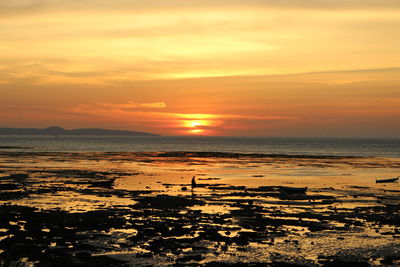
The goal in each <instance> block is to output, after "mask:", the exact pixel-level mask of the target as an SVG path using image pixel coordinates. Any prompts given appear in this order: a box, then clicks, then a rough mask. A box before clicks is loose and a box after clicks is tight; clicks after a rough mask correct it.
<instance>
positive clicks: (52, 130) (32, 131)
mask: <svg viewBox="0 0 400 267" xmlns="http://www.w3.org/2000/svg"><path fill="white" fill-rule="evenodd" d="M6 134H7V135H22V134H25V135H134V136H158V135H157V134H152V133H145V132H133V131H125V130H106V129H98V128H81V129H72V130H66V129H64V128H61V127H56V126H54V127H49V128H45V129H37V128H0V135H6Z"/></svg>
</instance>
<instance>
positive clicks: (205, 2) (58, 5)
mask: <svg viewBox="0 0 400 267" xmlns="http://www.w3.org/2000/svg"><path fill="white" fill-rule="evenodd" d="M249 6H250V7H251V6H255V7H272V8H307V9H355V8H356V9H360V8H362V9H365V8H379V9H382V8H386V9H390V8H400V2H399V1H398V0H247V1H243V0H169V1H165V0H146V1H132V0H113V1H109V0H12V1H10V0H0V7H3V8H14V9H24V8H26V9H30V8H32V7H40V8H43V9H47V8H51V9H58V10H68V9H71V10H74V9H75V10H76V9H77V8H86V9H120V10H129V9H135V10H141V9H152V10H160V9H161V10H163V9H167V10H170V9H179V8H197V9H199V8H227V7H249Z"/></svg>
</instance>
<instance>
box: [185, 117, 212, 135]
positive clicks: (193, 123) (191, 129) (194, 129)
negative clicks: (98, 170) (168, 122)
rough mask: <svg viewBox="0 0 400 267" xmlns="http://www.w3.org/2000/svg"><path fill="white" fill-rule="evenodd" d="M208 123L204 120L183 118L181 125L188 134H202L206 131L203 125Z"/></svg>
mask: <svg viewBox="0 0 400 267" xmlns="http://www.w3.org/2000/svg"><path fill="white" fill-rule="evenodd" d="M209 124H210V122H209V121H206V120H185V121H184V122H183V126H184V127H185V128H186V129H187V130H186V133H188V134H204V133H205V132H206V131H205V130H204V129H203V127H206V126H208V125H209Z"/></svg>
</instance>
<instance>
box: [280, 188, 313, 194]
mask: <svg viewBox="0 0 400 267" xmlns="http://www.w3.org/2000/svg"><path fill="white" fill-rule="evenodd" d="M307 189H308V188H307V187H289V186H280V187H279V191H280V192H281V193H283V194H305V193H306V192H307Z"/></svg>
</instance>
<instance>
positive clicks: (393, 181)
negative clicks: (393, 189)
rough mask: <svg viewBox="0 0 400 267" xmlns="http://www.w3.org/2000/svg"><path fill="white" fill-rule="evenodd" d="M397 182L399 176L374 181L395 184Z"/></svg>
mask: <svg viewBox="0 0 400 267" xmlns="http://www.w3.org/2000/svg"><path fill="white" fill-rule="evenodd" d="M398 180H399V176H397V177H396V178H389V179H376V183H395V182H397V181H398Z"/></svg>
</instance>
